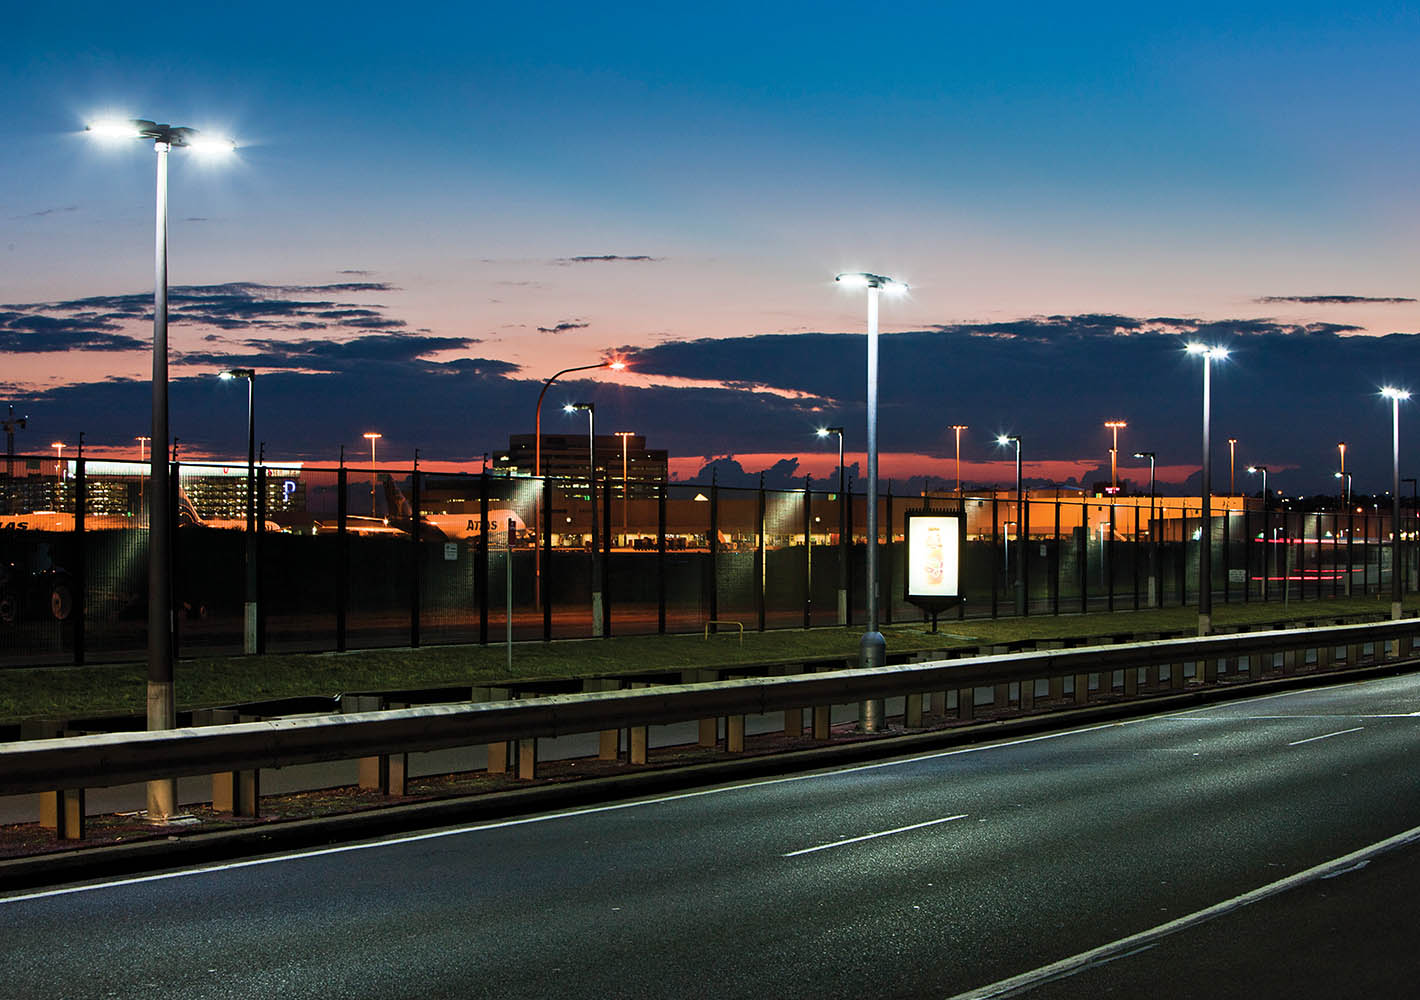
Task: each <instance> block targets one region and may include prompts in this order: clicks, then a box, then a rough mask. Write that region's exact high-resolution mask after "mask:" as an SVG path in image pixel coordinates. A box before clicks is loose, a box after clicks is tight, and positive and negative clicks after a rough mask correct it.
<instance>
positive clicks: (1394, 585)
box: [1381, 385, 1410, 618]
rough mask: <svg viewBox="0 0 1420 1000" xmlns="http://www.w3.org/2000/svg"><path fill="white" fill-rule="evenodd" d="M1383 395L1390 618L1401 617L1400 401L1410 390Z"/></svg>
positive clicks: (1384, 391) (1393, 390)
mask: <svg viewBox="0 0 1420 1000" xmlns="http://www.w3.org/2000/svg"><path fill="white" fill-rule="evenodd" d="M1381 395H1382V396H1384V397H1385V398H1386V399H1388V400H1390V460H1391V473H1390V482H1391V486H1390V616H1391V617H1392V618H1399V617H1400V602H1401V587H1400V582H1401V581H1400V401H1401V400H1402V399H1409V398H1410V390H1408V389H1397V388H1395V387H1394V386H1389V385H1388V386H1386V387H1385V388H1383V389H1382V390H1381Z"/></svg>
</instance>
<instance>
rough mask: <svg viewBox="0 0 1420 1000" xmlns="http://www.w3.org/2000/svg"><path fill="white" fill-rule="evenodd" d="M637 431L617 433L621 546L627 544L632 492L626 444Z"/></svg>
mask: <svg viewBox="0 0 1420 1000" xmlns="http://www.w3.org/2000/svg"><path fill="white" fill-rule="evenodd" d="M635 433H636V432H635V431H617V432H616V436H617V437H619V438H621V544H622V545H625V544H626V509H627V505H628V504H629V503H630V497H631V491H630V489H629V488H628V483H627V476H626V443H627V441H628V440H630V438H631V436H632V435H633V434H635Z"/></svg>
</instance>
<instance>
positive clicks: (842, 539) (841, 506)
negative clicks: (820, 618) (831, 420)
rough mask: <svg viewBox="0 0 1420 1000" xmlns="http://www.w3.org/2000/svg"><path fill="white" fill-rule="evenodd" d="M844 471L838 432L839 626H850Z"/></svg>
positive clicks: (841, 444) (846, 499)
mask: <svg viewBox="0 0 1420 1000" xmlns="http://www.w3.org/2000/svg"><path fill="white" fill-rule="evenodd" d="M846 478H847V474H846V473H845V472H844V470H843V431H842V430H841V429H840V430H839V432H838V624H840V625H847V624H848V553H849V552H850V549H849V547H848V495H847V493H846V492H845V488H846V484H845V480H846Z"/></svg>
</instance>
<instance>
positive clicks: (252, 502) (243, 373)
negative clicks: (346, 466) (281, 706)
mask: <svg viewBox="0 0 1420 1000" xmlns="http://www.w3.org/2000/svg"><path fill="white" fill-rule="evenodd" d="M217 377H218V378H220V379H222V380H223V381H224V382H230V381H231V380H232V379H238V378H240V379H246V383H247V496H246V508H247V509H246V525H247V528H246V614H245V627H244V629H243V632H242V652H244V653H246V654H247V655H251V654H253V653H255V652H256V651H257V641H256V618H257V615H256V591H257V579H256V527H257V525H256V410H255V409H254V408H253V402H254V397H255V395H256V370H255V369H252V368H228V369H227V370H226V371H224V372H221V373H220V374H219V375H218V376H217ZM370 446H371V447H374V442H373V441H371V442H370Z"/></svg>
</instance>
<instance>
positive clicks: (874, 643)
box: [858, 283, 887, 733]
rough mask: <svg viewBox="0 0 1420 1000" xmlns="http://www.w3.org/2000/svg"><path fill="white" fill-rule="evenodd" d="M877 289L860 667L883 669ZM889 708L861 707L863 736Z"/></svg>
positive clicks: (871, 297) (871, 329)
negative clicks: (865, 627) (865, 617)
mask: <svg viewBox="0 0 1420 1000" xmlns="http://www.w3.org/2000/svg"><path fill="white" fill-rule="evenodd" d="M878 294H879V290H878V286H877V285H876V284H874V283H870V284H869V285H868V511H867V513H868V551H867V580H866V583H867V595H866V596H867V599H868V630H867V632H865V633H864V634H863V637H862V638H861V639H860V640H859V641H858V665H859V666H860V667H880V666H882V665H883V664H884V663H886V662H887V641H886V640H885V639H884V638H883V634H882V633H881V632H879V631H878ZM885 710H886V705H885V703H884V702H883V700H882V699H877V698H874V699H869V700H867V701H865V702H863V703H862V704H861V705H859V713H858V725H859V728H861V729H862V730H863V731H864V732H867V733H875V732H877V731H878V730H879V729H881V728H882V725H883V715H884V713H885Z"/></svg>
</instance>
